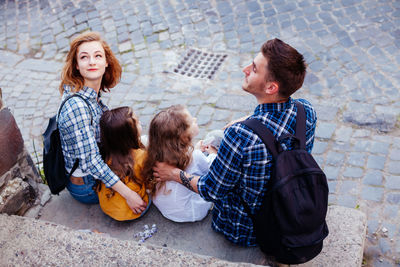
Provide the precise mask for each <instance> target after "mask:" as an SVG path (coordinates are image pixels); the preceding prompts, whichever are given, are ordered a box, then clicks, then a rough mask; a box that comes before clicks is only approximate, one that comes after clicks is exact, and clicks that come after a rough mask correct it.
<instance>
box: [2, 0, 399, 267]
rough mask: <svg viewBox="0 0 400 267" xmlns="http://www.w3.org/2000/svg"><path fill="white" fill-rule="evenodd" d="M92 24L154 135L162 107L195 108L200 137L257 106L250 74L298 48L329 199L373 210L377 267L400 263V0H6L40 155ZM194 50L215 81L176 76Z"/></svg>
mask: <svg viewBox="0 0 400 267" xmlns="http://www.w3.org/2000/svg"><path fill="white" fill-rule="evenodd" d="M86 30H94V31H99V32H101V33H102V35H103V36H104V37H105V39H106V41H107V42H108V43H109V44H110V45H111V48H112V50H113V51H114V53H115V54H116V56H117V57H118V59H119V60H120V61H121V63H122V65H123V76H122V80H121V82H120V83H119V84H118V85H117V87H115V88H114V89H112V90H111V93H110V94H105V95H104V98H105V102H106V103H107V104H108V105H109V107H117V106H122V105H128V106H131V107H132V108H133V109H134V111H135V112H136V114H137V115H138V116H139V118H140V120H141V122H142V124H143V126H144V130H146V129H147V127H146V126H147V125H148V123H149V121H150V120H151V118H152V117H153V116H154V114H155V113H156V112H158V111H159V110H160V109H162V108H165V107H168V106H170V105H173V104H184V105H187V106H188V108H189V110H190V112H191V113H192V115H194V116H196V117H197V121H198V124H199V126H200V135H199V137H200V138H201V137H204V135H205V133H206V132H207V131H208V130H212V129H217V128H221V127H222V126H224V125H225V124H226V123H227V122H229V121H230V120H231V119H235V118H239V117H241V116H243V115H246V114H251V113H252V112H253V109H254V108H255V106H256V104H257V103H256V100H255V98H254V97H253V96H251V95H249V94H247V93H245V92H243V90H242V88H241V84H242V79H243V77H244V75H243V73H242V71H241V70H242V68H243V67H244V66H246V65H247V64H249V63H250V62H251V60H252V59H253V57H254V56H255V54H256V53H258V52H259V49H260V46H261V44H262V43H264V42H265V41H266V40H268V39H271V38H275V37H277V38H280V39H282V40H283V41H285V42H287V43H289V44H290V45H292V46H293V47H295V48H296V49H298V50H299V51H300V52H301V53H302V54H303V55H304V56H305V58H306V61H307V63H308V73H307V76H306V81H305V83H304V85H303V88H302V89H300V90H299V91H298V92H297V93H296V94H295V96H294V98H305V99H307V100H309V101H310V102H311V103H312V104H313V105H314V107H315V108H316V110H317V115H318V124H317V130H316V139H315V144H314V149H313V155H314V156H315V157H316V158H317V160H318V162H319V163H320V166H321V167H322V168H323V169H324V171H325V173H326V175H327V177H328V179H329V187H330V201H329V202H330V203H331V204H338V205H342V206H347V207H352V208H356V209H360V210H362V211H364V212H365V213H366V214H367V216H368V228H367V240H366V246H365V250H364V262H365V265H366V266H400V86H399V84H400V71H399V69H400V1H396V0H375V1H373V0H332V1H322V0H302V1H290V0H269V1H264V0H249V1H244V0H224V1H222V0H209V1H205V0H199V1H195V0H146V1H136V0H110V1H108V0H100V1H94V0H83V1H80V0H53V1H50V0H0V87H1V88H2V90H3V99H4V104H5V106H7V107H9V108H10V110H11V111H12V113H13V114H14V116H15V119H16V121H17V123H18V125H19V127H20V129H21V132H22V135H23V137H24V140H25V145H26V147H27V148H28V150H29V152H30V153H31V155H32V159H33V160H34V162H35V163H36V162H37V159H39V161H40V160H41V151H42V140H41V134H42V133H43V132H44V130H45V128H46V126H47V123H48V119H49V118H50V117H51V116H53V115H54V114H55V113H56V111H57V108H58V105H59V103H60V95H59V91H58V86H59V83H60V73H61V68H62V65H63V60H64V57H65V55H66V52H67V51H68V49H69V42H70V40H71V39H72V38H73V37H74V36H76V34H78V33H81V32H83V31H86ZM190 49H194V53H196V51H199V54H201V53H200V52H203V54H202V55H203V57H204V64H206V63H207V64H208V63H209V64H211V63H212V61H214V63H215V62H217V63H216V65H215V66H216V68H214V69H213V73H211V72H210V75H211V79H209V78H208V76H204V77H202V75H200V74H199V75H196V72H197V71H198V68H197V67H196V66H193V67H192V68H190V67H188V68H187V70H186V72H185V74H181V72H179V73H177V72H176V71H177V68H178V67H179V66H178V65H179V64H180V63H181V62H182V60H184V58H185V56H187V55H188V54H187V53H188V51H189V50H190ZM206 54H207V55H206ZM210 54H212V56H210ZM207 56H208V57H207ZM215 58H219V59H221V60H220V61H219V62H218V60H219V59H218V60H214V59H215ZM192 69H193V71H194V72H191V70H192ZM189 74H190V76H189ZM196 76H198V77H196ZM35 151H36V153H35ZM338 257H340V255H338Z"/></svg>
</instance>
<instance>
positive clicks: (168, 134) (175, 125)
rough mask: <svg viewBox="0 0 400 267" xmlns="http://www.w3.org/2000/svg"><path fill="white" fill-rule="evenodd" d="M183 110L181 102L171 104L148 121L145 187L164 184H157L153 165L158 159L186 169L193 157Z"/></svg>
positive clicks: (143, 171) (159, 186)
mask: <svg viewBox="0 0 400 267" xmlns="http://www.w3.org/2000/svg"><path fill="white" fill-rule="evenodd" d="M185 111H186V108H185V107H184V106H182V105H175V106H171V107H169V108H167V109H165V110H163V111H161V112H159V113H158V114H156V115H155V116H154V118H153V119H152V121H151V122H150V127H149V145H148V147H147V159H146V160H145V162H144V167H143V170H142V176H143V177H145V180H146V188H148V189H150V190H151V191H152V193H155V191H156V189H157V188H161V187H162V186H163V185H164V184H165V183H160V184H158V185H157V188H156V182H155V179H154V176H153V167H154V165H155V164H156V162H157V161H159V162H166V163H168V164H170V165H173V166H175V167H177V168H179V169H186V167H187V166H188V165H189V163H190V161H191V159H192V152H193V144H192V139H193V137H192V136H191V134H190V133H189V131H188V129H189V128H190V124H189V122H188V116H187V114H186V113H185Z"/></svg>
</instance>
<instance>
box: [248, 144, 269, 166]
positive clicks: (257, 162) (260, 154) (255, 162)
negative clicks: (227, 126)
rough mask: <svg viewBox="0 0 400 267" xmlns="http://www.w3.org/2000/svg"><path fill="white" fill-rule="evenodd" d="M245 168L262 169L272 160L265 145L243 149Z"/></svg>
mask: <svg viewBox="0 0 400 267" xmlns="http://www.w3.org/2000/svg"><path fill="white" fill-rule="evenodd" d="M243 152H244V153H243V167H244V168H250V167H255V168H257V167H258V168H260V167H262V166H265V165H266V164H268V163H269V162H271V160H272V156H271V155H270V154H269V153H268V151H267V149H266V147H265V145H264V144H256V145H253V146H249V147H246V148H244V149H243Z"/></svg>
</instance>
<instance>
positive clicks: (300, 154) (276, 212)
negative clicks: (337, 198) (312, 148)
mask: <svg viewBox="0 0 400 267" xmlns="http://www.w3.org/2000/svg"><path fill="white" fill-rule="evenodd" d="M296 105H297V118H296V134H295V136H293V135H286V136H282V137H281V138H288V137H290V138H293V140H294V142H295V144H294V148H293V149H292V150H284V149H283V148H282V146H281V144H280V143H279V142H277V141H276V139H275V137H274V135H273V134H272V133H271V131H270V130H269V129H268V128H267V127H266V126H265V125H264V124H262V123H261V122H260V121H259V120H257V119H249V120H246V121H242V122H241V123H242V124H244V125H247V126H248V127H249V128H251V129H252V130H253V131H254V132H255V133H256V134H257V135H258V136H259V137H260V138H261V139H262V141H263V142H264V144H265V145H266V146H267V148H268V150H269V151H270V153H271V154H272V156H273V169H272V175H271V178H270V180H269V182H268V183H267V191H266V193H265V197H264V199H263V202H262V205H261V208H260V210H258V211H257V212H256V214H251V213H250V209H249V206H248V205H247V204H246V203H245V202H244V200H243V199H242V204H243V206H244V207H245V211H246V212H247V214H248V215H249V217H250V218H251V220H252V222H253V227H254V231H255V235H256V240H257V243H258V244H259V246H260V248H261V250H262V251H263V252H264V253H265V254H267V255H272V256H274V257H275V259H276V260H277V261H278V262H281V263H284V264H299V263H304V262H306V261H309V260H311V259H312V258H314V257H315V256H317V255H318V254H319V253H320V252H321V250H322V243H323V240H324V238H325V237H327V236H328V233H329V231H328V226H327V225H326V221H325V218H326V213H327V209H328V194H329V189H328V184H327V181H326V176H325V174H324V173H323V171H322V170H321V169H320V167H319V166H318V164H317V163H316V161H315V160H314V158H313V157H312V156H311V154H310V153H308V152H307V151H306V146H305V140H306V116H305V111H304V107H303V105H301V104H300V103H296Z"/></svg>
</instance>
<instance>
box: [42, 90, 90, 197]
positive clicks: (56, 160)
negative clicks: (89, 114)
mask: <svg viewBox="0 0 400 267" xmlns="http://www.w3.org/2000/svg"><path fill="white" fill-rule="evenodd" d="M75 96H76V97H79V98H81V99H82V100H83V101H85V103H86V105H88V106H89V103H88V102H87V101H86V99H84V98H83V97H82V96H80V95H78V94H74V95H71V96H68V97H67V98H66V99H65V100H64V101H63V102H62V103H61V106H60V109H59V111H58V115H60V112H61V109H62V107H63V106H64V104H65V102H67V101H68V100H69V99H70V98H72V97H75ZM56 117H57V116H56V115H55V116H53V117H51V118H50V120H49V124H48V126H47V128H46V131H45V132H44V134H43V170H44V176H45V179H46V181H47V185H48V186H49V188H50V191H51V193H52V194H58V193H60V192H61V191H62V190H64V188H65V187H66V186H67V183H68V180H69V177H70V176H71V174H72V173H73V172H74V171H75V170H76V169H77V168H78V165H79V159H76V160H75V162H74V166H73V167H72V169H71V172H70V173H69V174H67V172H66V171H65V163H64V155H63V152H62V148H61V139H60V131H59V130H58V125H57V120H56ZM91 123H92V122H91Z"/></svg>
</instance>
